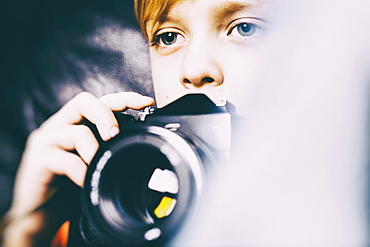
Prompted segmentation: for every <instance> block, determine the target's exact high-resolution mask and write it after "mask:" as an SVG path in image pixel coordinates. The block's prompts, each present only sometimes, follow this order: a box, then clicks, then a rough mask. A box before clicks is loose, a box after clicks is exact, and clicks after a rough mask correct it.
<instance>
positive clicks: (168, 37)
mask: <svg viewBox="0 0 370 247" xmlns="http://www.w3.org/2000/svg"><path fill="white" fill-rule="evenodd" d="M177 35H178V34H177V33H173V32H169V33H163V34H161V35H159V41H161V42H162V43H163V44H164V45H172V44H174V43H175V42H176V40H177Z"/></svg>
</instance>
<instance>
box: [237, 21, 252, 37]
mask: <svg viewBox="0 0 370 247" xmlns="http://www.w3.org/2000/svg"><path fill="white" fill-rule="evenodd" d="M238 32H239V34H240V35H242V36H250V35H252V34H253V33H254V26H252V25H250V24H248V23H242V24H240V25H239V26H238Z"/></svg>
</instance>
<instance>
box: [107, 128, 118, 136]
mask: <svg viewBox="0 0 370 247" xmlns="http://www.w3.org/2000/svg"><path fill="white" fill-rule="evenodd" d="M109 133H110V136H111V137H115V136H116V135H118V133H119V128H118V127H117V126H113V127H112V128H111V129H110V131H109Z"/></svg>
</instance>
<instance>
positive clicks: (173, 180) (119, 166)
mask: <svg viewBox="0 0 370 247" xmlns="http://www.w3.org/2000/svg"><path fill="white" fill-rule="evenodd" d="M116 117H117V120H118V122H119V126H120V134H118V135H117V136H116V137H114V138H112V139H111V140H109V141H107V142H104V143H102V144H101V146H100V148H99V150H98V151H97V153H96V155H95V157H94V159H93V161H92V162H91V164H90V165H89V168H88V171H87V175H86V178H85V184H84V190H83V193H82V215H81V217H80V233H81V235H82V237H83V239H84V240H85V241H86V242H87V243H88V245H89V246H170V243H171V239H172V238H173V237H174V236H175V235H176V234H177V233H178V232H179V231H180V230H181V227H182V226H183V224H184V223H185V222H186V220H187V219H189V217H190V216H191V215H192V214H193V213H194V212H195V211H196V210H197V208H198V207H199V205H200V203H201V202H202V198H203V196H204V193H205V191H206V189H207V179H208V178H209V177H210V176H211V175H210V174H211V173H212V172H213V171H214V170H215V169H217V167H218V166H220V165H224V164H227V162H228V158H229V152H230V142H231V114H230V112H228V110H227V109H226V106H216V105H215V104H214V103H213V102H212V101H210V100H209V99H208V98H207V97H206V96H204V95H197V94H196V95H187V96H184V97H183V98H181V99H179V100H177V101H175V102H173V103H172V104H170V105H168V106H166V107H164V108H162V109H156V110H150V109H149V108H146V109H145V110H144V111H143V112H140V113H139V117H138V118H139V119H138V120H136V119H135V118H134V117H132V116H131V115H127V114H124V113H118V114H116Z"/></svg>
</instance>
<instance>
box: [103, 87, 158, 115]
mask: <svg viewBox="0 0 370 247" xmlns="http://www.w3.org/2000/svg"><path fill="white" fill-rule="evenodd" d="M100 100H101V101H102V102H103V103H104V104H105V105H106V106H107V107H108V108H110V109H111V110H113V111H122V110H125V109H127V108H132V109H135V110H138V109H142V108H144V107H145V106H149V105H153V104H154V100H153V98H151V97H147V96H142V95H141V94H138V93H134V92H123V93H115V94H107V95H104V96H103V97H101V98H100Z"/></svg>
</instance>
